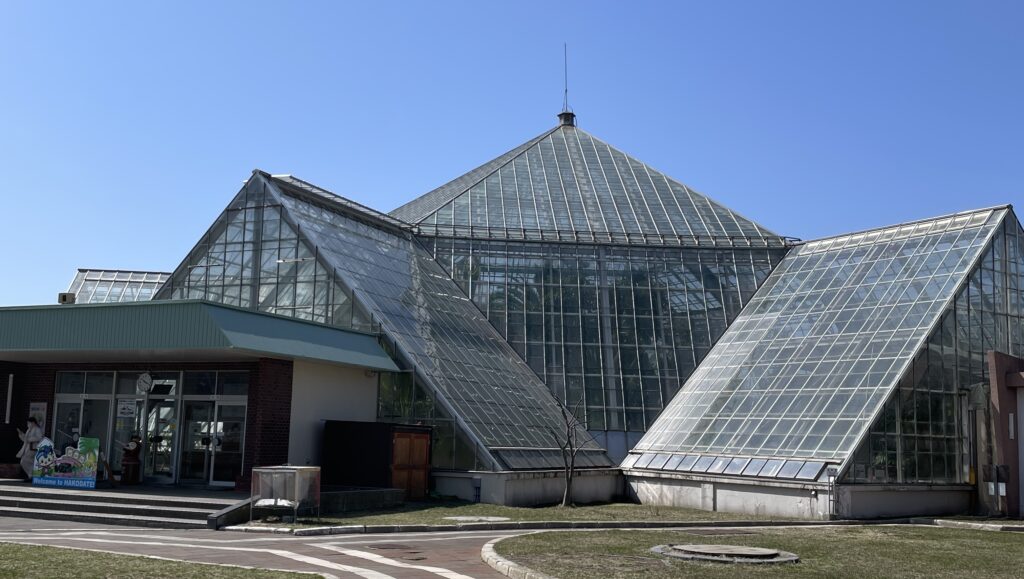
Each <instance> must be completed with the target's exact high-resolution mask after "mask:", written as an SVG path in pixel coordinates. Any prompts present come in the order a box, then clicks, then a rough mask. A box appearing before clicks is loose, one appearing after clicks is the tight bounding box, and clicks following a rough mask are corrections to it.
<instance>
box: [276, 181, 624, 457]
mask: <svg viewBox="0 0 1024 579" xmlns="http://www.w3.org/2000/svg"><path fill="white" fill-rule="evenodd" d="M273 186H274V187H275V188H277V187H280V189H278V190H279V191H280V192H281V193H280V196H279V199H280V201H281V203H282V204H283V207H284V209H285V212H286V214H287V215H289V216H291V217H292V218H293V219H295V220H296V222H298V223H299V224H301V227H302V229H303V231H304V235H305V236H306V237H307V238H308V240H309V242H310V244H312V245H315V246H316V248H317V251H318V254H319V256H320V257H321V258H322V259H324V260H325V261H326V262H327V263H330V264H331V265H332V266H333V267H334V268H335V271H337V272H338V273H339V275H340V276H341V277H343V278H344V280H345V283H346V286H347V287H350V288H352V289H353V291H354V292H355V293H356V295H357V296H358V299H359V301H360V302H361V303H362V304H364V305H365V307H366V308H367V310H368V311H370V312H371V313H372V315H373V318H374V320H375V321H376V322H378V323H379V324H380V326H381V328H382V331H383V333H384V335H385V338H386V339H387V340H388V342H389V343H390V344H391V348H392V349H393V351H394V352H395V353H396V354H397V356H398V357H399V358H401V359H403V361H404V362H405V363H406V364H407V365H408V367H409V368H410V369H412V370H413V371H414V376H413V379H414V383H415V385H420V386H423V387H424V390H425V391H428V392H430V396H432V397H433V399H434V401H435V402H436V405H437V406H439V407H441V408H442V409H444V410H445V415H446V416H451V417H453V418H454V419H455V421H456V422H457V423H458V424H459V425H460V426H461V427H462V428H463V429H464V431H465V433H466V434H467V435H468V437H469V439H471V440H473V441H475V442H476V444H477V445H478V447H477V449H476V450H477V452H476V454H477V461H479V462H483V463H484V464H486V465H487V466H488V467H489V468H499V469H505V468H507V469H523V468H558V467H561V466H562V457H561V452H560V450H559V443H560V438H559V437H560V436H561V435H560V433H561V432H562V430H563V429H564V422H563V419H562V416H561V412H560V410H559V407H558V403H557V402H556V401H555V399H554V398H553V397H552V396H551V394H550V393H549V392H548V391H547V389H546V388H545V387H544V384H543V382H541V381H540V379H538V378H537V376H536V375H535V374H534V373H533V372H532V371H531V370H530V368H529V367H528V366H527V365H526V364H525V363H524V362H523V361H522V360H521V359H520V358H519V357H518V356H517V355H516V354H515V352H514V351H513V350H512V349H511V347H510V346H509V345H508V344H507V343H506V342H505V341H504V340H502V339H501V336H499V335H498V334H497V332H495V330H494V328H492V327H491V325H490V324H488V323H487V320H486V318H484V317H483V315H481V314H480V312H479V310H477V309H476V308H475V307H474V306H473V304H472V302H471V301H470V300H469V299H468V298H467V297H466V296H465V294H463V293H462V292H461V291H460V290H459V288H458V286H457V285H455V283H454V282H453V281H452V279H451V277H449V276H448V275H447V274H446V273H445V272H444V270H442V269H441V267H440V266H439V265H438V264H437V262H436V261H434V259H433V258H432V257H431V256H430V254H429V253H428V252H427V251H426V250H425V249H424V248H423V247H422V246H421V245H420V244H419V243H418V242H417V241H416V240H415V239H414V238H413V236H412V235H411V234H409V233H408V232H406V231H402V230H400V229H397V228H389V227H385V226H382V225H381V224H371V223H370V222H368V221H367V220H365V219H359V218H358V216H354V215H353V214H351V213H348V212H346V211H343V210H341V208H340V207H338V206H336V205H334V204H333V200H332V199H331V198H329V197H326V196H324V195H318V194H310V193H309V192H308V191H307V192H305V193H306V195H303V194H302V193H303V192H301V191H298V190H296V189H294V188H289V187H288V186H287V184H286V183H275V184H274V185H273ZM414 418H415V416H414ZM442 418H443V417H442ZM580 436H581V440H588V439H589V436H588V435H586V433H585V432H581V434H580ZM485 457H486V458H487V460H483V459H484V458H485ZM577 460H578V464H579V465H580V466H608V465H610V461H609V460H608V458H607V457H606V455H605V454H604V452H603V451H602V450H601V449H600V448H599V447H598V446H597V445H596V444H594V443H593V442H592V441H591V442H588V443H587V444H586V445H585V446H584V450H583V452H581V454H580V455H579V457H578V459H577Z"/></svg>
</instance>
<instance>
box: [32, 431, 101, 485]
mask: <svg viewBox="0 0 1024 579" xmlns="http://www.w3.org/2000/svg"><path fill="white" fill-rule="evenodd" d="M99 458H100V439H98V438H79V439H78V448H75V447H74V446H69V447H67V448H66V449H64V454H63V455H60V456H58V455H57V452H56V450H55V449H54V448H53V441H52V440H50V439H49V438H44V439H42V440H40V441H39V444H38V445H37V446H36V460H35V464H34V465H33V467H32V484H34V485H39V486H45V487H68V488H76V489H94V488H96V465H97V464H98V462H99Z"/></svg>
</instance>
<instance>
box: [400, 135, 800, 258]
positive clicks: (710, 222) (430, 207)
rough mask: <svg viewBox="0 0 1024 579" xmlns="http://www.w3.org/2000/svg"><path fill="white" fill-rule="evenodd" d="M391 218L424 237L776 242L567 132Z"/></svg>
mask: <svg viewBox="0 0 1024 579" xmlns="http://www.w3.org/2000/svg"><path fill="white" fill-rule="evenodd" d="M481 189H482V190H481ZM482 205H483V206H482ZM390 215H391V217H394V218H396V219H400V220H403V221H406V222H409V223H414V224H417V225H419V226H420V230H421V232H422V233H423V234H425V235H442V236H469V237H476V238H487V239H510V238H511V239H522V238H534V237H536V238H543V239H547V238H550V236H551V235H552V234H554V238H555V239H557V238H558V232H564V233H568V234H571V239H570V240H575V239H577V236H580V235H582V237H581V239H584V240H590V241H601V240H604V241H609V240H613V241H616V242H622V243H644V244H649V243H659V244H664V243H672V244H679V242H680V241H679V240H680V239H681V238H682V237H685V238H687V239H688V240H689V242H690V243H695V244H705V243H706V244H709V245H717V244H720V243H723V242H726V243H728V241H723V240H737V239H739V240H742V243H744V244H750V243H755V244H761V245H763V244H765V243H766V242H767V241H768V240H771V241H772V242H780V240H781V238H780V237H779V236H777V235H776V234H774V233H772V232H771V231H768V230H767V229H765V228H764V227H762V226H760V225H758V224H757V223H754V222H753V221H750V220H749V219H746V218H744V217H742V216H740V215H738V214H737V213H735V212H734V211H732V210H730V209H728V208H726V207H724V206H722V205H720V204H718V203H716V202H715V201H713V200H711V199H709V198H708V197H705V196H704V195H702V194H700V193H697V192H696V191H694V190H693V189H690V188H689V187H687V186H686V185H683V184H682V183H680V182H678V181H676V180H674V179H672V178H670V177H668V176H666V175H665V174H663V173H660V172H658V171H656V170H655V169H653V168H651V167H649V166H647V165H645V164H643V163H641V162H640V161H637V160H636V159H634V158H632V157H630V156H629V155H626V154H625V153H622V152H621V151H618V150H616V149H615V148H613V147H611V146H610V145H608V144H607V143H605V142H603V141H601V140H600V139H597V138H596V137H594V136H593V135H591V134H589V133H587V132H586V131H583V130H581V129H578V128H576V127H574V126H559V127H556V128H555V129H553V130H551V131H548V132H546V133H544V134H542V135H540V136H538V137H537V138H535V139H533V140H531V141H529V142H527V143H525V144H523V145H522V146H520V147H517V148H516V149H513V150H512V151H509V152H508V153H506V154H504V155H502V156H500V157H498V158H496V159H494V160H493V161H490V162H488V163H485V164H484V165H481V166H480V167H478V168H477V169H474V170H472V171H470V172H469V173H466V174H465V175H463V176H461V177H459V178H458V179H455V180H454V181H452V182H450V183H448V184H446V185H443V186H441V187H439V188H437V189H435V190H433V191H431V192H429V193H427V194H426V195H423V196H421V197H419V198H417V199H414V200H413V201H411V202H409V203H407V204H405V205H403V206H401V207H399V208H397V209H395V210H394V211H392V212H391V214H390Z"/></svg>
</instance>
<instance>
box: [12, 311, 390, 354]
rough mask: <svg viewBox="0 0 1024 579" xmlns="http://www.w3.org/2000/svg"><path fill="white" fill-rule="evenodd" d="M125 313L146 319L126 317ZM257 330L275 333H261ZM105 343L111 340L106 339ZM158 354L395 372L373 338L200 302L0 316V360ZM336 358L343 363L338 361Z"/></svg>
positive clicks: (32, 312) (358, 333)
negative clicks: (224, 355) (31, 355)
mask: <svg viewBox="0 0 1024 579" xmlns="http://www.w3.org/2000/svg"><path fill="white" fill-rule="evenodd" d="M130 309H134V310H142V311H145V312H146V313H147V314H151V315H144V316H141V317H138V318H137V319H130V318H125V317H123V316H124V315H127V314H128V312H127V310H130ZM112 313H113V314H115V315H113V316H112V315H111V314H112ZM117 314H120V315H121V316H118V315H117ZM68 316H75V317H76V319H69V318H68ZM12 318H13V319H12ZM254 322H256V323H271V324H277V327H275V328H273V331H263V332H260V331H258V330H260V328H259V327H258V325H254ZM147 324H148V325H147ZM154 324H157V325H160V326H161V328H162V329H163V331H162V332H160V333H159V334H154V333H152V332H150V331H149V330H148V327H149V325H154ZM140 325H141V326H142V327H140ZM86 329H88V332H87V333H86V332H84V331H85V330H86ZM289 330H291V331H289ZM302 334H306V336H303V335H302ZM110 336H116V338H114V339H106V337H110ZM332 336H333V337H337V336H342V337H346V338H348V339H347V340H346V341H345V343H342V344H330V343H329V342H330V341H331V337H332ZM154 337H156V339H154ZM303 338H305V339H303ZM161 349H181V350H186V349H192V350H236V351H239V352H246V353H264V354H267V355H270V356H285V357H289V358H299V359H309V360H319V361H326V362H333V363H338V364H346V365H352V366H360V367H367V368H372V369H376V370H385V371H398V370H399V368H398V367H397V366H396V365H395V364H394V361H392V360H391V358H390V357H389V356H388V355H387V353H386V352H385V351H384V350H383V348H382V347H381V346H380V344H379V343H378V342H377V336H376V334H373V333H368V332H360V331H356V330H349V329H345V328H335V327H331V326H325V325H322V324H318V323H316V322H311V321H307V320H299V319H295V318H290V317H287V316H281V315H276V314H267V313H263V312H254V311H252V310H247V309H244V308H240V307H236V306H228V305H224V304H219V303H215V302H209V301H205V300H158V301H148V302H125V303H105V304H81V305H37V306H14V307H5V308H0V353H2V352H4V351H9V352H57V351H61V350H65V351H79V352H81V351H131V350H161ZM339 352H345V353H346V355H338V353H339Z"/></svg>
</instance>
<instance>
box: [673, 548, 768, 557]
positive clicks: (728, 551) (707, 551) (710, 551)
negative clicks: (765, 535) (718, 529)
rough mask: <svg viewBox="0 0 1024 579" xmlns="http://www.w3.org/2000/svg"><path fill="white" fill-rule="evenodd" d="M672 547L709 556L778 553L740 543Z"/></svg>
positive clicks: (692, 553) (756, 555)
mask: <svg viewBox="0 0 1024 579" xmlns="http://www.w3.org/2000/svg"><path fill="white" fill-rule="evenodd" d="M671 547H672V549H674V550H676V551H682V552H683V553H687V554H690V555H705V556H709V557H750V558H752V559H770V558H772V557H776V556H778V554H779V551H778V549H762V548H761V547H744V546H742V545H672V546H671Z"/></svg>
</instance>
